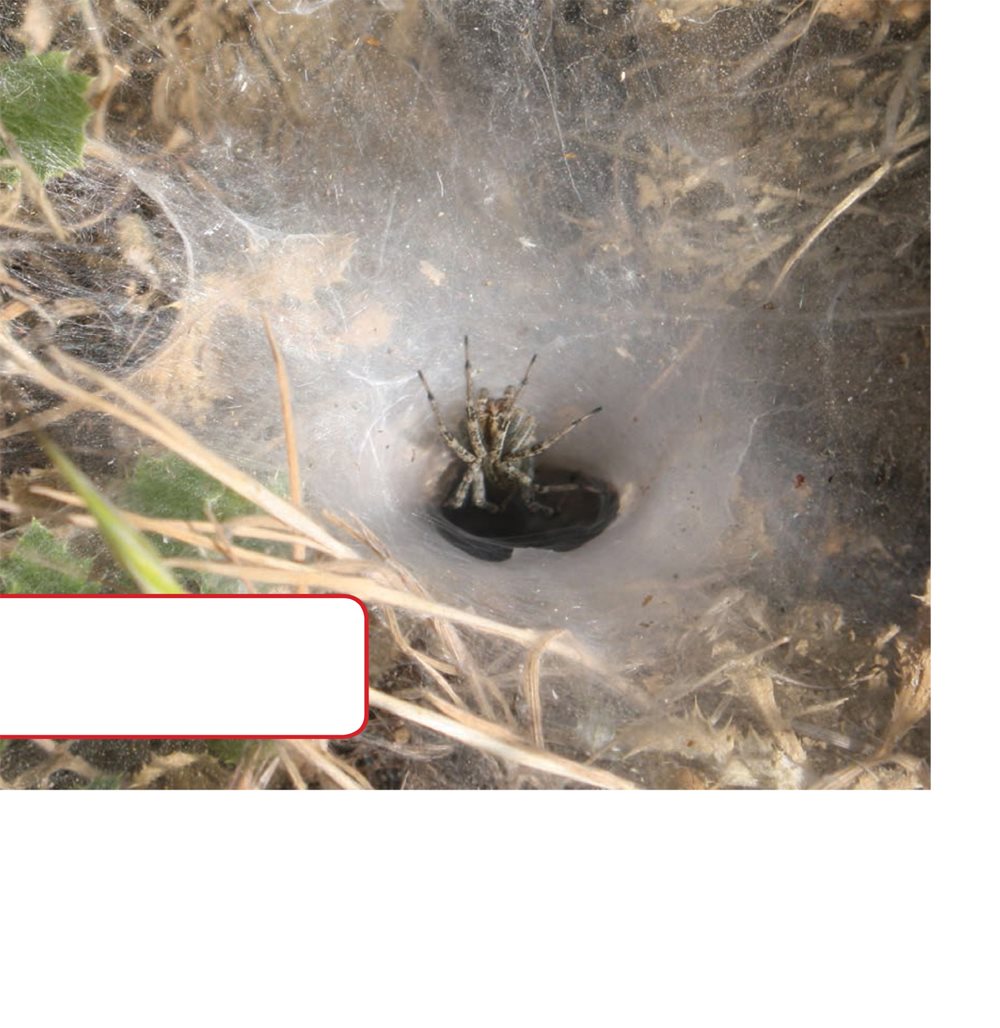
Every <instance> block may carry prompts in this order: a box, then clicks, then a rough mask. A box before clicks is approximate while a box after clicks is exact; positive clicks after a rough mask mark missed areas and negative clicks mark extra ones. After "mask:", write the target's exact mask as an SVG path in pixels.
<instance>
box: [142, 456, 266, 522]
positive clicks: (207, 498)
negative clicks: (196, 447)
mask: <svg viewBox="0 0 1000 1028" xmlns="http://www.w3.org/2000/svg"><path fill="white" fill-rule="evenodd" d="M125 502H126V505H127V506H128V508H129V510H133V511H135V512H136V513H137V514H145V515H147V516H148V517H156V518H177V519H179V520H182V521H203V520H204V519H205V506H206V505H208V507H209V508H210V509H211V511H212V513H213V514H214V515H215V517H216V518H217V519H218V520H219V521H226V520H228V519H229V518H235V517H240V516H241V515H244V514H253V513H256V511H257V508H256V507H255V506H254V505H253V504H252V503H250V502H249V501H247V500H244V499H243V497H242V496H240V495H239V494H238V493H234V492H233V491H232V490H231V489H229V488H227V487H226V486H224V485H223V484H222V483H221V482H217V481H216V480H215V479H214V478H212V476H211V475H206V474H205V472H204V471H201V470H199V469H198V468H196V467H194V466H193V465H191V464H188V462H187V461H185V460H182V459H181V458H180V457H176V456H174V455H173V454H168V455H167V456H165V457H149V456H145V457H141V458H140V459H139V462H138V463H137V464H136V467H135V471H134V472H133V473H132V475H131V477H130V478H129V480H128V482H127V484H126V488H125Z"/></svg>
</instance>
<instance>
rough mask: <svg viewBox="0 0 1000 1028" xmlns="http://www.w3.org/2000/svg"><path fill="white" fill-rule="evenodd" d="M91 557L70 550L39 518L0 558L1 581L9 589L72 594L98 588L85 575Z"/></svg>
mask: <svg viewBox="0 0 1000 1028" xmlns="http://www.w3.org/2000/svg"><path fill="white" fill-rule="evenodd" d="M90 565H91V561H90V560H88V559H86V558H83V557H77V556H76V555H75V554H73V553H70V551H69V550H68V549H67V547H66V544H65V543H63V542H61V541H60V540H59V539H57V538H56V537H55V536H54V535H53V534H52V533H51V532H50V531H49V530H48V529H47V528H45V527H44V526H43V525H42V524H40V523H39V522H38V521H32V523H31V524H30V525H29V526H28V529H27V531H26V532H25V533H24V535H22V536H21V538H20V540H18V543H17V546H15V547H14V550H13V552H12V553H11V554H10V556H8V557H5V558H3V559H2V560H0V585H2V586H3V590H4V591H5V592H8V593H26V594H28V595H33V596H38V595H46V594H49V595H59V596H73V595H76V594H78V593H96V592H99V591H100V589H99V587H98V586H97V585H95V584H94V583H93V582H91V581H90V580H89V578H88V576H89V574H90Z"/></svg>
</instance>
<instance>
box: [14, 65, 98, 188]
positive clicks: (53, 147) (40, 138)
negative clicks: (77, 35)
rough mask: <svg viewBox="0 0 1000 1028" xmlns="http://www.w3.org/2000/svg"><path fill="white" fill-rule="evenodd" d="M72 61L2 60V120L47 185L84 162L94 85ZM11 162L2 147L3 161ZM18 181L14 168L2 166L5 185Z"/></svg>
mask: <svg viewBox="0 0 1000 1028" xmlns="http://www.w3.org/2000/svg"><path fill="white" fill-rule="evenodd" d="M68 56H69V55H68V54H64V53H47V54H38V55H35V54H29V55H27V56H25V57H22V58H21V59H20V60H17V61H0V121H2V122H3V124H4V126H5V127H6V129H7V131H8V132H9V133H10V134H11V135H12V136H13V137H14V139H15V140H16V141H17V145H18V146H19V147H20V149H21V153H22V154H23V155H24V158H25V160H26V161H27V162H28V163H29V164H30V165H31V167H32V169H33V170H34V172H35V174H36V175H37V176H38V177H39V178H40V179H41V180H42V181H43V182H44V181H45V180H46V179H49V178H52V177H53V176H55V175H62V174H64V173H65V172H67V171H69V170H70V169H71V168H78V167H80V165H81V164H82V163H83V141H84V140H83V129H84V126H85V125H86V123H87V119H88V118H89V117H90V115H91V113H92V112H91V108H90V104H88V103H87V101H86V100H85V99H84V95H85V94H86V92H87V88H88V87H89V85H90V83H91V81H92V80H91V78H90V76H89V75H83V74H81V73H80V72H75V71H69V70H68V69H67V67H66V58H67V57H68ZM9 157H10V154H8V152H7V150H6V148H5V147H4V146H3V144H2V143H0V158H7V159H9ZM16 180H17V170H16V169H15V168H11V167H9V166H8V167H0V182H6V183H11V182H15V181H16Z"/></svg>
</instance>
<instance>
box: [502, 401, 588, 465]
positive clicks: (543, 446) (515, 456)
mask: <svg viewBox="0 0 1000 1028" xmlns="http://www.w3.org/2000/svg"><path fill="white" fill-rule="evenodd" d="M602 409H603V408H601V407H595V408H594V409H593V410H592V411H589V412H588V413H587V414H581V415H580V417H578V418H577V419H576V420H575V421H571V422H570V423H569V424H568V425H567V426H566V427H565V428H564V429H563V430H562V431H561V432H556V434H555V435H550V436H549V437H548V439H543V440H542V441H541V442H540V443H535V445H534V446H529V447H528V448H527V449H526V450H518V451H517V452H516V453H509V454H507V458H508V459H509V460H524V459H525V458H526V457H537V456H538V454H540V453H542V452H544V451H545V450H547V449H548V448H549V447H550V446H553V445H554V444H555V443H557V442H559V440H560V439H562V437H563V436H564V435H568V434H569V433H570V432H572V431H573V429H574V428H576V426H577V425H579V424H581V423H582V422H584V421H586V420H587V418H592V417H593V416H594V415H595V414H598V413H600V411H601V410H602Z"/></svg>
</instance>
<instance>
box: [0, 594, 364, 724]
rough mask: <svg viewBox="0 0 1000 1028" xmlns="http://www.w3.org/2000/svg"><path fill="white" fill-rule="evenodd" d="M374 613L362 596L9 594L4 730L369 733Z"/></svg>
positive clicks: (1, 625) (1, 650) (2, 601)
mask: <svg viewBox="0 0 1000 1028" xmlns="http://www.w3.org/2000/svg"><path fill="white" fill-rule="evenodd" d="M367 622H368V614H367V611H366V610H365V608H364V605H363V604H362V603H361V602H360V601H359V600H356V599H355V598H354V597H351V596H320V595H280V596H279V595H274V594H270V595H260V596H255V595H238V596H58V597H56V596H0V737H7V738H14V737H28V738H70V739H78V738H82V737H86V736H92V737H96V738H113V737H139V738H151V737H163V738H181V737H189V738H197V739H203V738H209V737H212V736H217V737H222V738H236V737H240V736H245V737H248V738H254V739H261V738H276V739H289V738H323V739H326V738H334V737H343V736H348V735H355V734H357V733H358V732H360V731H361V730H362V729H363V728H364V726H365V723H366V721H367V717H368V631H367V628H368V623H367Z"/></svg>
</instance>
